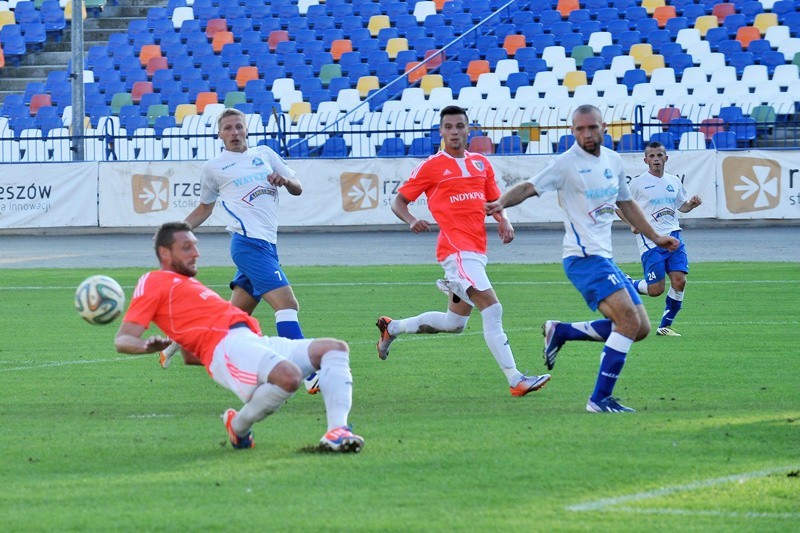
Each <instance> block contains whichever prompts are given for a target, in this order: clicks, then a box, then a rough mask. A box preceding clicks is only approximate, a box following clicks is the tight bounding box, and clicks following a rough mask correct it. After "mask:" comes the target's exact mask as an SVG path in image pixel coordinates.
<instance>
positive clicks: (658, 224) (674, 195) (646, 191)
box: [630, 172, 688, 254]
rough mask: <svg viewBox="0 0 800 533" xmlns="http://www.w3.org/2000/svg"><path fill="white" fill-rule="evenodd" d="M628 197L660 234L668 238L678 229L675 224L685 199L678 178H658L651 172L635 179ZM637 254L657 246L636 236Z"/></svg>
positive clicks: (686, 195) (642, 236) (668, 175)
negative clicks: (637, 205)
mask: <svg viewBox="0 0 800 533" xmlns="http://www.w3.org/2000/svg"><path fill="white" fill-rule="evenodd" d="M630 190H631V198H633V200H634V201H636V203H637V204H639V207H641V208H642V212H644V216H645V218H646V219H647V221H648V222H649V223H650V225H651V226H653V229H654V230H655V232H656V233H658V234H659V235H669V234H670V233H672V232H673V231H678V230H680V229H681V225H680V223H679V221H678V208H679V207H680V206H682V205H683V204H684V202H686V200H688V194H687V193H686V189H684V187H683V183H681V180H680V178H678V176H674V175H672V174H666V173H665V174H664V176H663V177H661V178H659V177H657V176H653V175H652V174H651V173H650V172H645V173H644V174H642V175H641V176H637V177H636V178H635V179H634V180H633V181H631V184H630ZM636 242H637V243H638V244H639V253H642V254H643V253H645V252H646V251H647V250H651V249H652V248H655V247H656V245H655V243H653V241H651V240H650V239H648V238H647V237H645V236H644V235H641V234H639V235H637V236H636Z"/></svg>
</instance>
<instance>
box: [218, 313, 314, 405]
mask: <svg viewBox="0 0 800 533" xmlns="http://www.w3.org/2000/svg"><path fill="white" fill-rule="evenodd" d="M312 340H313V339H297V340H294V339H285V338H283V337H262V336H261V335H258V334H256V333H253V332H252V331H250V330H249V329H247V328H235V329H232V330H230V331H229V332H228V334H227V335H226V336H225V338H224V339H222V340H221V341H220V343H219V344H217V347H216V348H214V357H213V358H212V359H211V364H210V365H209V366H208V373H209V374H211V377H212V378H213V379H214V381H216V382H217V383H219V384H220V385H222V386H223V387H225V388H226V389H228V390H229V391H231V392H233V393H234V394H236V396H238V397H239V399H240V400H242V401H243V402H245V403H247V402H248V401H250V397H251V396H252V395H253V391H254V390H256V387H257V386H258V385H260V384H262V383H266V381H267V377H268V376H269V373H270V372H272V369H273V368H275V365H277V364H278V363H280V362H281V361H287V360H288V361H291V362H292V363H294V364H296V365H297V366H298V367H300V372H301V373H302V374H303V377H305V376H307V375H309V374H311V373H312V372H313V371H314V368H313V367H312V366H311V362H310V361H309V358H308V346H309V345H310V344H311V341H312Z"/></svg>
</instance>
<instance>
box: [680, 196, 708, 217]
mask: <svg viewBox="0 0 800 533" xmlns="http://www.w3.org/2000/svg"><path fill="white" fill-rule="evenodd" d="M702 203H703V200H702V198H700V197H699V196H697V195H696V194H695V195H694V196H692V197H691V198H689V199H688V200H686V201H685V202H683V204H682V205H681V206H680V207H679V208H678V211H680V212H681V213H688V212H689V211H691V210H692V209H694V208H695V207H697V206H699V205H700V204H702Z"/></svg>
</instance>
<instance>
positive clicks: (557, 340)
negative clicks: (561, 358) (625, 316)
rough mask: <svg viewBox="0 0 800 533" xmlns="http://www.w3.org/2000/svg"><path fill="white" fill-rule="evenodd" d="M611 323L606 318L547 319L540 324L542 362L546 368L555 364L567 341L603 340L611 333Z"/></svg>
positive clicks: (550, 367) (551, 367)
mask: <svg viewBox="0 0 800 533" xmlns="http://www.w3.org/2000/svg"><path fill="white" fill-rule="evenodd" d="M612 325H613V323H612V322H611V320H609V319H607V318H601V319H600V320H591V321H588V322H559V321H558V320H548V321H546V322H545V323H544V324H542V335H544V352H543V356H544V364H545V367H547V370H552V369H553V367H554V366H555V365H556V356H557V355H558V352H559V350H561V348H562V347H563V346H564V343H566V342H567V341H595V342H605V340H606V339H608V336H609V335H611V327H612Z"/></svg>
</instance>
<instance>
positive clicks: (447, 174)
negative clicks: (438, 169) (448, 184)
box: [442, 168, 452, 177]
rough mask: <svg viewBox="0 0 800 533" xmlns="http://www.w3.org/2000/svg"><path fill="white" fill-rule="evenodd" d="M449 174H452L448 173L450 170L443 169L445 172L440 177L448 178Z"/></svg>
mask: <svg viewBox="0 0 800 533" xmlns="http://www.w3.org/2000/svg"><path fill="white" fill-rule="evenodd" d="M451 174H452V172H450V169H449V168H448V169H445V171H444V172H443V173H442V177H445V176H450V175H451Z"/></svg>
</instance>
